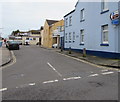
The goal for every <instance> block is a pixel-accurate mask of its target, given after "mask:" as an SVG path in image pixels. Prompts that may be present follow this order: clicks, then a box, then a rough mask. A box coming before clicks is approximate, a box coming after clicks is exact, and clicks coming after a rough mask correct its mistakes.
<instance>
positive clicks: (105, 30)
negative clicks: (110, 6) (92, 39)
mask: <svg viewBox="0 0 120 102" xmlns="http://www.w3.org/2000/svg"><path fill="white" fill-rule="evenodd" d="M106 26H107V29H105V27H106ZM106 34H107V35H106ZM108 35H109V30H108V24H107V25H103V26H102V43H103V44H108V43H109V38H108ZM106 37H107V38H106ZM106 39H107V40H106Z"/></svg>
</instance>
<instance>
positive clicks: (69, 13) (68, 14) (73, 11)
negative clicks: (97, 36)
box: [64, 9, 75, 17]
mask: <svg viewBox="0 0 120 102" xmlns="http://www.w3.org/2000/svg"><path fill="white" fill-rule="evenodd" d="M74 11H75V9H74V10H73V11H71V12H69V13H68V14H66V15H65V16H64V17H66V16H68V15H70V14H71V13H73V12H74Z"/></svg>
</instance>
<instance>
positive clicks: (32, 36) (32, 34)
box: [9, 30, 41, 45]
mask: <svg viewBox="0 0 120 102" xmlns="http://www.w3.org/2000/svg"><path fill="white" fill-rule="evenodd" d="M9 39H11V40H19V41H22V43H23V44H25V41H26V40H27V41H29V43H30V45H36V44H40V42H41V35H40V30H30V31H26V32H19V33H18V34H17V35H16V36H10V37H9Z"/></svg>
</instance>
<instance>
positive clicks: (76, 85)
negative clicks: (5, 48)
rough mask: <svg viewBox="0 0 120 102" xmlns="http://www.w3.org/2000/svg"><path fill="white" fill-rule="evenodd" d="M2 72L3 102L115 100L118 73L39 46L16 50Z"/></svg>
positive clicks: (116, 97)
mask: <svg viewBox="0 0 120 102" xmlns="http://www.w3.org/2000/svg"><path fill="white" fill-rule="evenodd" d="M14 54H15V56H16V63H14V64H13V65H11V66H8V67H6V68H3V70H2V74H3V76H2V79H3V82H2V85H3V88H2V89H0V91H2V94H3V100H117V99H118V71H115V70H111V69H104V68H98V67H96V66H93V65H90V64H86V63H83V62H80V61H77V60H75V59H72V58H69V57H66V56H64V55H61V54H58V53H57V52H55V51H53V50H48V49H44V48H40V47H38V46H22V47H21V49H20V50H15V51H14Z"/></svg>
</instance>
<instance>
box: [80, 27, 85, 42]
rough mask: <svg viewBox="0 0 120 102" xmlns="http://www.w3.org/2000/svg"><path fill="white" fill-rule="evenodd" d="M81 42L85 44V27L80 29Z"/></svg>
mask: <svg viewBox="0 0 120 102" xmlns="http://www.w3.org/2000/svg"><path fill="white" fill-rule="evenodd" d="M80 43H81V44H84V29H82V30H80Z"/></svg>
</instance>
